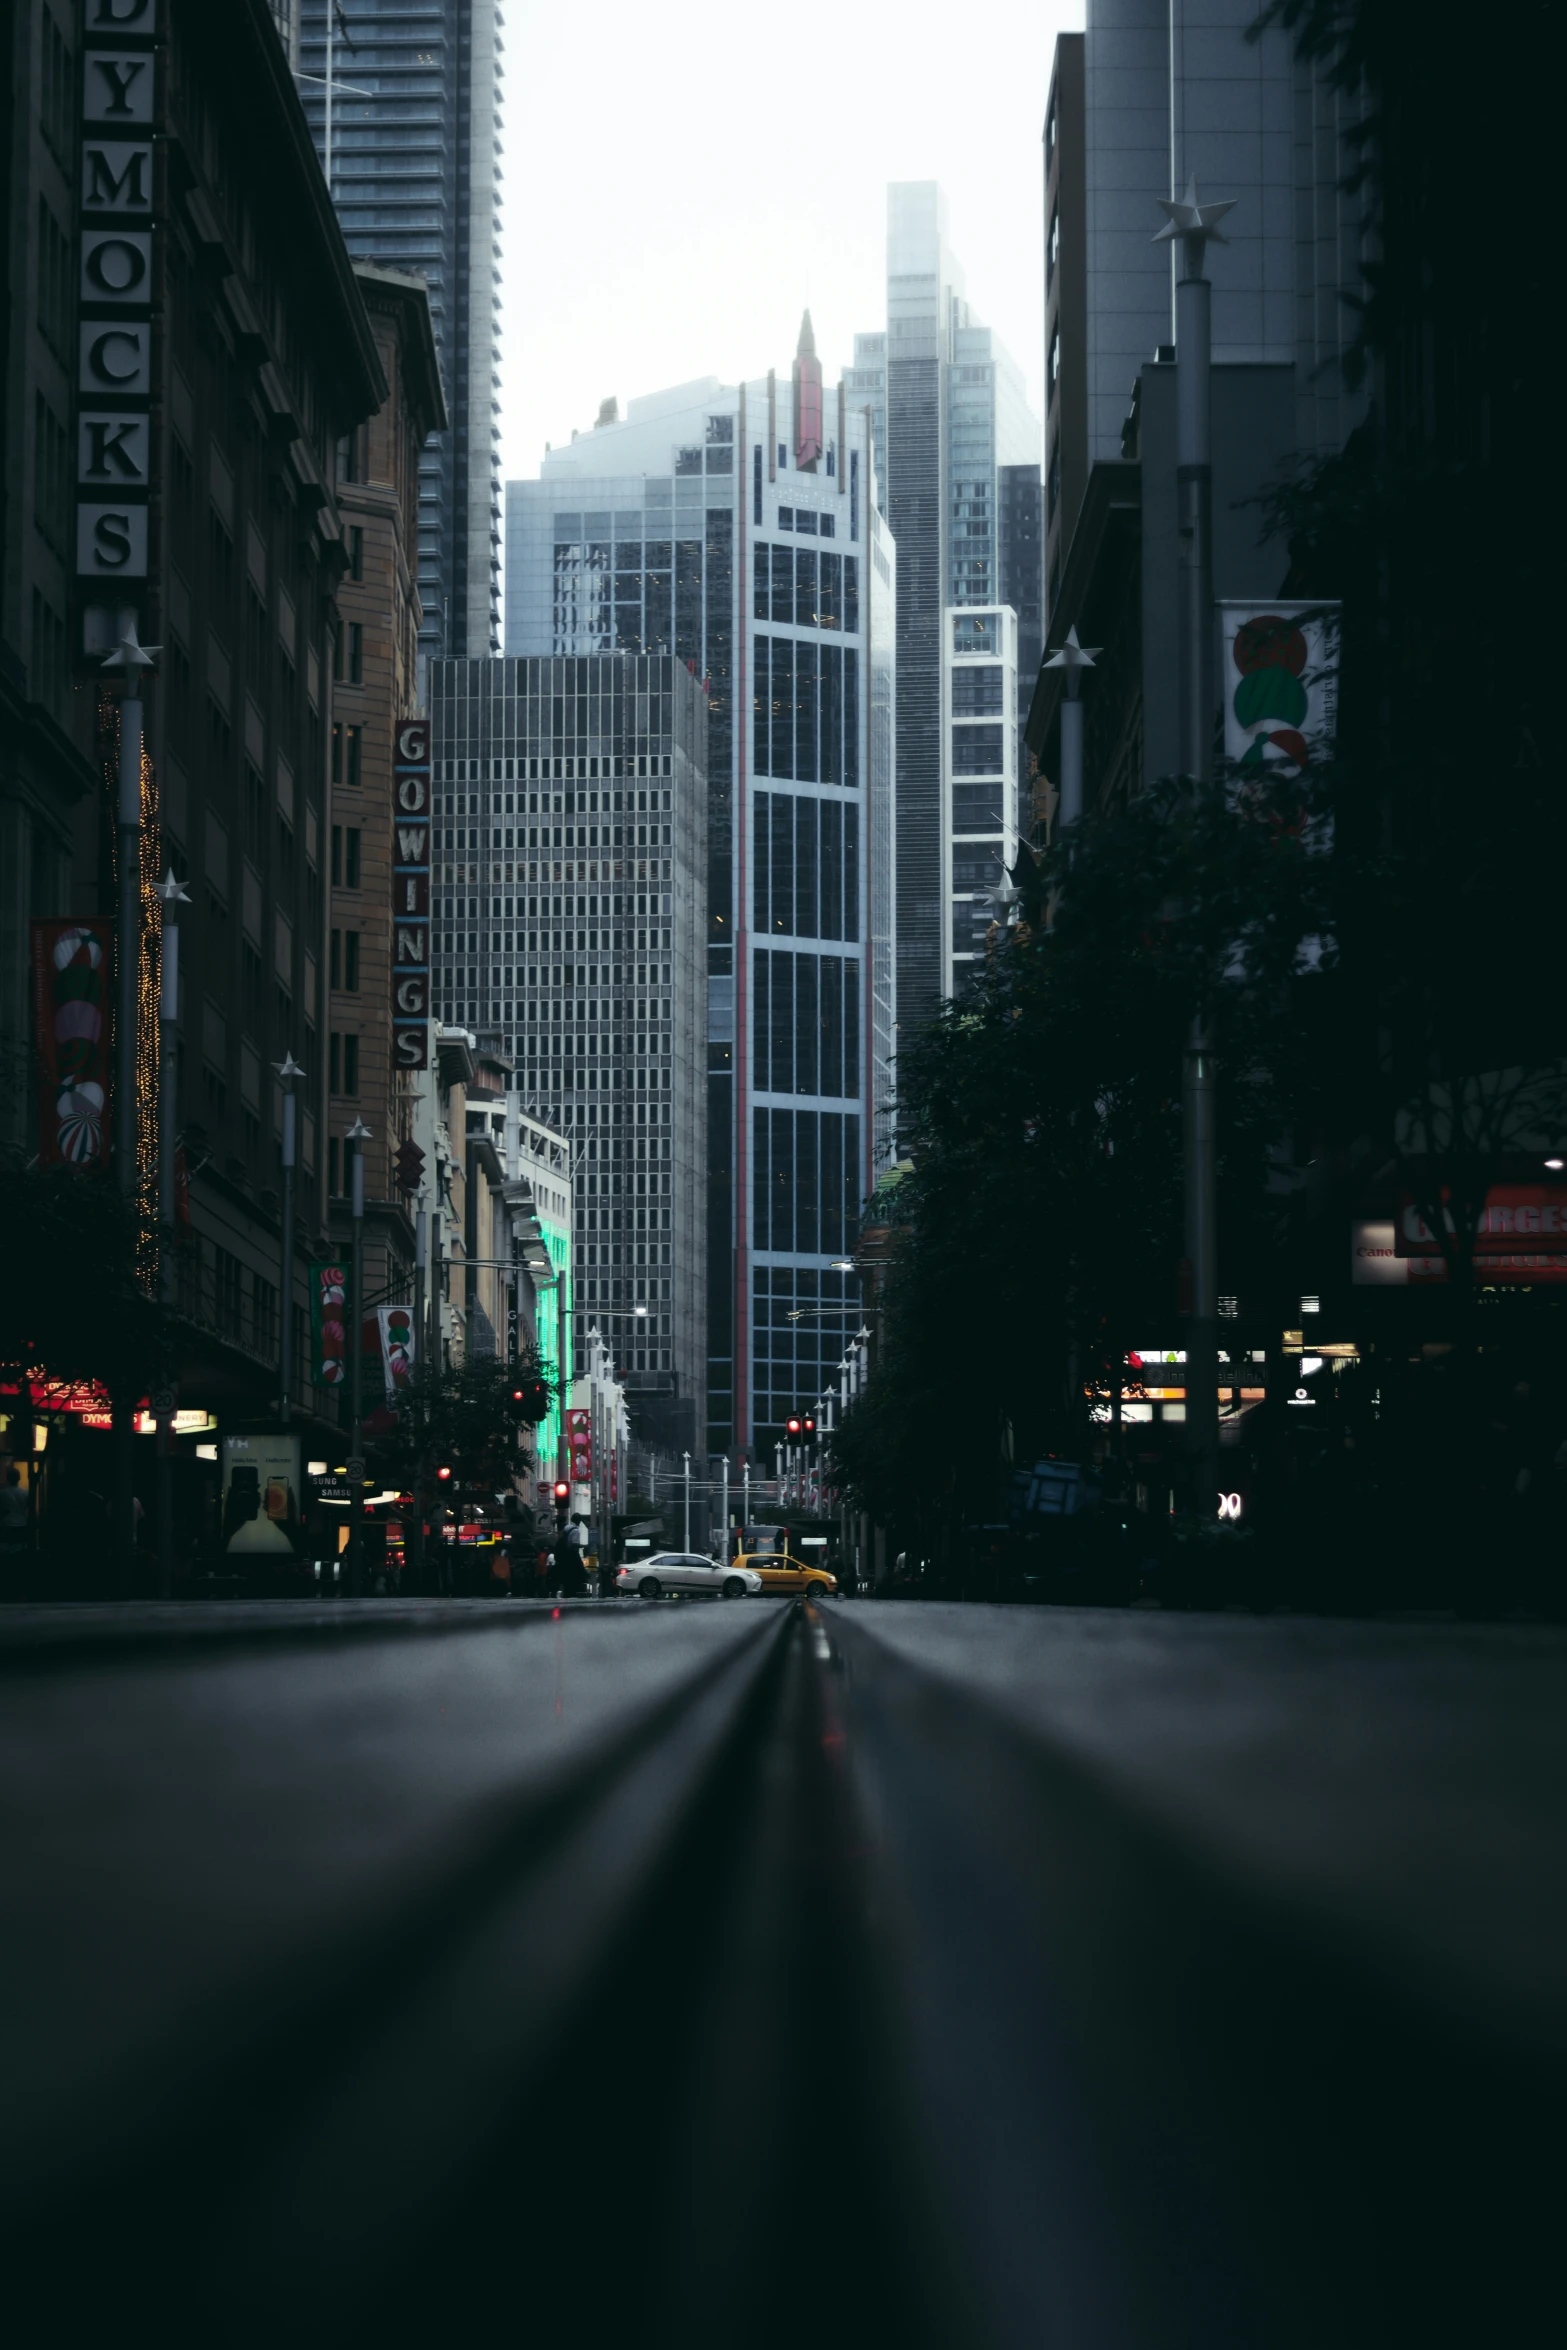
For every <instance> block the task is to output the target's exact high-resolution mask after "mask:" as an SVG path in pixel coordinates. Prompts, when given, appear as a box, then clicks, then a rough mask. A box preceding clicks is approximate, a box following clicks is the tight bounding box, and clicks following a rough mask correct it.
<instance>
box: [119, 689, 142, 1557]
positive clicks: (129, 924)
mask: <svg viewBox="0 0 1567 2350" xmlns="http://www.w3.org/2000/svg"><path fill="white" fill-rule="evenodd" d="M141 753H142V702H141V696H140V695H139V694H126V695H124V696H123V697H122V699H121V702H120V777H119V801H118V806H117V809H116V816H117V824H116V831H117V835H118V847H119V859H120V872H119V893H118V895H119V904H118V927H117V930H116V942H117V947H116V980H117V985H116V989H115V1071H114V1074H115V1086H116V1096H115V1119H114V1128H115V1159H116V1173H117V1175H118V1177H119V1185H120V1191H121V1194H122V1196H123V1197H124V1198H125V1199H127V1200H130V1201H133V1202H134V1200H135V1198H136V1175H137V1169H136V1111H137V1092H136V1027H137V1021H136V1010H137V994H138V983H139V981H140V978H141ZM135 1446H136V1395H135V1392H134V1390H132V1391H131V1392H129V1393H126V1392H124V1391H123V1390H122V1391H121V1392H118V1393H116V1395H115V1398H114V1516H115V1527H114V1533H115V1545H114V1546H115V1549H116V1550H117V1551H118V1553H119V1573H120V1577H121V1579H122V1582H123V1585H124V1587H125V1588H127V1589H129V1588H130V1586H131V1583H132V1579H133V1577H134V1574H135V1566H136V1475H135Z"/></svg>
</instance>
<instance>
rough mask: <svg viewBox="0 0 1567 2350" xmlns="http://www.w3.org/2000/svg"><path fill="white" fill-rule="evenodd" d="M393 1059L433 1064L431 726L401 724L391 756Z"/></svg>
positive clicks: (401, 1063)
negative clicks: (431, 1052)
mask: <svg viewBox="0 0 1567 2350" xmlns="http://www.w3.org/2000/svg"><path fill="white" fill-rule="evenodd" d="M392 799H393V809H392V1057H393V1062H394V1064H395V1066H396V1067H397V1068H399V1069H427V1068H428V1067H429V1065H430V721H429V720H428V718H404V719H401V720H400V721H399V722H398V726H397V732H396V739H395V741H394V743H393V756H392Z"/></svg>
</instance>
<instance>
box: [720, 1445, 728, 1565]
mask: <svg viewBox="0 0 1567 2350" xmlns="http://www.w3.org/2000/svg"><path fill="white" fill-rule="evenodd" d="M722 1468H723V1476H722V1480H721V1482H720V1485H719V1495H720V1502H719V1522H720V1524H721V1525H722V1527H723V1532H724V1564H725V1565H726V1566H727V1565H728V1563H729V1455H728V1454H727V1453H725V1454H724V1456H723V1463H722Z"/></svg>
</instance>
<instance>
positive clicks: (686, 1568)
mask: <svg viewBox="0 0 1567 2350" xmlns="http://www.w3.org/2000/svg"><path fill="white" fill-rule="evenodd" d="M615 1587H616V1589H617V1590H619V1591H632V1592H635V1593H636V1595H637V1597H638V1598H639V1599H662V1597H663V1596H664V1593H665V1592H666V1591H708V1592H712V1591H716V1592H717V1593H718V1595H719V1597H720V1599H754V1598H755V1596H756V1594H757V1593H758V1592H759V1591H760V1590H761V1588H762V1578H761V1576H760V1575H757V1574H753V1573H752V1571H751V1569H750V1568H749V1567H735V1566H728V1567H724V1566H720V1565H719V1564H718V1562H717V1561H716V1560H715V1559H710V1558H702V1557H700V1556H699V1555H698V1553H697V1552H696V1551H694V1550H660V1551H656V1552H655V1553H654V1555H653V1557H652V1558H647V1559H637V1560H636V1561H635V1562H634V1563H633V1564H632V1565H630V1566H626V1567H622V1568H621V1570H620V1573H619V1574H618V1575H617V1576H616V1577H615Z"/></svg>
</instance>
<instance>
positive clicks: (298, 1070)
mask: <svg viewBox="0 0 1567 2350" xmlns="http://www.w3.org/2000/svg"><path fill="white" fill-rule="evenodd" d="M272 1066H273V1068H274V1069H275V1070H276V1071H277V1073H278V1078H279V1080H280V1082H281V1083H282V1084H284V1085H292V1084H293V1082H294V1080H295V1078H296V1077H303V1075H304V1074H305V1072H304V1070H303V1068H302V1067H301V1066H300V1064H299V1062H298V1061H296V1060H295V1058H294V1056H293V1054H292V1053H285V1054H284V1055H283V1058H282V1059H281V1061H274V1062H273V1064H272Z"/></svg>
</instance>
